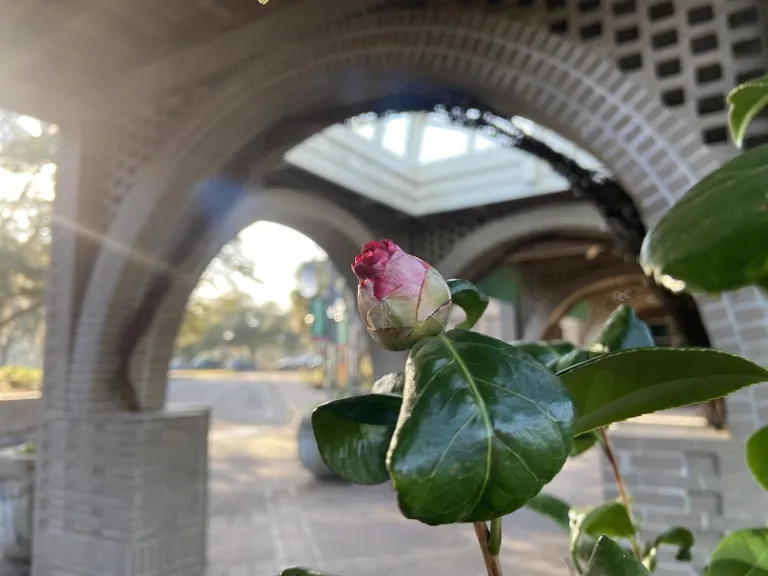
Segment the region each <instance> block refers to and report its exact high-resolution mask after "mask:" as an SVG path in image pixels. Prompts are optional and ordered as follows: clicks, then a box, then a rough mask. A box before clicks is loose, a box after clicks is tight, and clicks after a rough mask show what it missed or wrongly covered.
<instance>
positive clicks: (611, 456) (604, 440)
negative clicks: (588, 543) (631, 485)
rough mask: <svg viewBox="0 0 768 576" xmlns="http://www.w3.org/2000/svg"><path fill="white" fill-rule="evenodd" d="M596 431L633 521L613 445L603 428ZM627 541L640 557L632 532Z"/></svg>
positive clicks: (633, 551) (621, 496) (633, 552)
mask: <svg viewBox="0 0 768 576" xmlns="http://www.w3.org/2000/svg"><path fill="white" fill-rule="evenodd" d="M598 431H599V433H600V445H601V446H602V447H603V453H604V454H605V457H606V458H607V459H608V463H609V464H610V466H611V471H612V472H613V479H614V481H615V482H616V489H617V490H618V492H619V500H621V503H622V505H623V506H624V508H626V509H627V514H628V515H629V517H630V519H632V521H633V522H634V517H633V516H632V506H631V505H630V503H629V495H628V494H627V488H626V485H625V484H624V478H623V477H622V476H621V472H620V471H619V461H618V460H617V459H616V453H615V452H614V451H613V446H612V445H611V442H610V440H608V434H606V432H605V428H600V429H599V430H598ZM629 543H630V545H631V546H632V554H634V555H635V558H637V559H638V560H640V559H642V555H641V554H640V546H639V545H638V544H637V538H636V537H635V535H634V534H633V535H632V536H631V537H630V539H629Z"/></svg>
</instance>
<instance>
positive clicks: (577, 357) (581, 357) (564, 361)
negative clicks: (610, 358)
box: [548, 350, 604, 374]
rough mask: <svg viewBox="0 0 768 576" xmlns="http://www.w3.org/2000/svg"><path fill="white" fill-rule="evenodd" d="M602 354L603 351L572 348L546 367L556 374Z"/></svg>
mask: <svg viewBox="0 0 768 576" xmlns="http://www.w3.org/2000/svg"><path fill="white" fill-rule="evenodd" d="M603 354H604V352H595V351H593V350H573V351H571V352H568V354H565V355H564V356H561V357H560V358H558V359H557V360H555V361H554V362H552V363H551V364H549V365H548V367H549V368H550V369H551V370H552V371H553V372H555V373H556V374H557V373H559V372H562V371H563V370H567V369H568V368H572V367H573V366H576V365H578V364H581V363H582V362H586V361H587V360H591V359H592V358H596V357H597V356H602V355H603Z"/></svg>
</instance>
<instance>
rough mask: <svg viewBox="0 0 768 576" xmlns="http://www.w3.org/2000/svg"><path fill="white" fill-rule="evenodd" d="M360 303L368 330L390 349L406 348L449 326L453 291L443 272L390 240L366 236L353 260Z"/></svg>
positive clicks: (382, 344) (361, 312) (435, 334)
mask: <svg viewBox="0 0 768 576" xmlns="http://www.w3.org/2000/svg"><path fill="white" fill-rule="evenodd" d="M352 270H353V272H354V273H355V276H357V278H358V279H359V280H360V283H359V285H358V287H357V307H358V310H359V311H360V316H361V317H362V318H363V322H364V323H365V327H366V329H367V330H368V333H369V334H370V335H371V336H372V337H373V339H374V340H376V342H378V343H379V344H380V345H381V346H382V347H384V348H386V349H387V350H407V349H409V348H410V347H411V346H413V345H414V343H415V342H416V341H417V340H419V339H420V338H424V337H426V336H437V335H438V334H440V333H441V332H442V331H443V330H445V326H446V322H447V321H448V313H449V312H450V308H451V292H450V290H449V289H448V284H446V282H445V280H444V279H443V277H442V276H441V275H440V273H439V272H438V271H437V270H435V269H434V268H432V266H430V265H429V264H427V263H426V262H424V261H423V260H421V259H419V258H416V256H411V255H410V254H408V253H407V252H403V251H402V250H401V249H400V247H399V246H398V245H397V244H395V243H394V242H392V240H380V241H378V242H375V241H374V242H368V243H367V244H366V245H365V246H363V250H362V252H361V253H360V254H358V255H357V256H355V263H354V264H353V265H352Z"/></svg>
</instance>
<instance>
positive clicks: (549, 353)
mask: <svg viewBox="0 0 768 576" xmlns="http://www.w3.org/2000/svg"><path fill="white" fill-rule="evenodd" d="M509 345H510V346H514V347H515V348H517V349H519V350H522V351H523V352H525V353H526V354H529V355H531V356H533V357H534V358H536V360H538V361H539V362H541V363H542V364H544V365H550V364H552V363H553V362H556V361H557V360H558V359H559V358H560V357H561V356H564V355H565V354H568V353H569V352H573V351H574V350H576V346H574V345H573V344H572V343H571V342H568V341H566V340H552V341H546V340H540V341H538V342H525V341H523V340H517V341H514V342H510V343H509Z"/></svg>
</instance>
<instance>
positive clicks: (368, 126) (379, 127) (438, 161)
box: [285, 111, 608, 216]
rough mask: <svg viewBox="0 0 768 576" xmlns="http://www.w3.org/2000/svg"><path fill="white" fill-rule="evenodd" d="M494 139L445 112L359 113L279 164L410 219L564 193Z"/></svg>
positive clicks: (545, 168)
mask: <svg viewBox="0 0 768 576" xmlns="http://www.w3.org/2000/svg"><path fill="white" fill-rule="evenodd" d="M470 112H472V111H467V114H468V115H469V113H470ZM474 112H475V113H476V115H477V117H479V114H480V113H479V111H474ZM510 122H511V123H512V124H513V125H514V126H515V127H516V128H517V129H518V130H520V131H521V132H523V133H524V134H528V135H531V136H533V137H534V138H536V139H538V140H540V141H542V142H544V143H545V144H547V145H548V146H550V147H551V148H552V149H554V150H556V151H558V152H561V153H563V154H566V155H568V156H569V157H571V158H574V159H575V160H576V161H578V162H579V163H580V164H581V165H582V166H584V167H585V168H590V169H593V170H596V171H599V172H602V173H605V174H608V171H607V169H605V167H604V166H603V165H602V164H601V163H600V162H599V161H598V160H597V159H596V158H595V157H594V156H592V155H591V154H589V153H588V152H586V151H585V150H583V149H582V148H580V147H579V146H577V145H576V144H574V143H573V142H571V141H569V140H567V139H565V138H563V137H562V136H560V135H559V134H557V133H555V132H553V131H551V130H548V129H546V128H544V127H542V126H540V125H538V124H536V123H534V122H532V121H530V120H528V119H526V118H522V117H518V116H515V117H513V118H511V119H510ZM494 134H495V130H494V129H493V128H490V127H484V128H477V129H475V128H470V127H467V126H462V125H458V124H454V123H452V122H451V119H450V118H449V117H448V115H447V114H446V113H444V112H442V113H441V112H413V113H398V114H392V115H388V116H384V117H379V116H376V115H375V114H362V115H360V116H356V117H354V118H350V119H349V120H348V121H347V122H345V123H343V124H336V125H333V126H331V127H329V128H327V129H325V130H323V131H322V132H319V133H318V134H315V135H314V136H312V137H310V138H308V139H307V140H305V141H304V142H302V143H301V144H299V145H298V146H296V147H294V148H293V149H292V150H289V151H288V152H287V153H286V155H285V158H286V160H287V161H288V162H289V163H291V164H294V165H295V166H298V167H300V168H302V169H304V170H306V171H308V172H311V173H313V174H315V175H317V176H320V177H322V178H324V179H326V180H329V181H331V182H334V183H335V184H337V185H339V186H342V187H344V188H347V189H348V190H351V191H353V192H356V193H358V194H361V195H363V196H367V197H369V198H372V199H374V200H376V201H378V202H382V203H384V204H388V205H389V206H391V207H393V208H395V209H397V210H400V211H402V212H405V213H407V214H410V215H413V216H420V215H424V214H434V213H439V212H446V211H450V210H458V209H462V208H467V207H470V206H478V205H482V204H493V203H496V202H505V201H508V200H514V199H519V198H526V197H530V196H537V195H542V194H550V193H554V192H562V191H565V190H568V188H569V186H570V185H569V183H568V181H567V180H566V179H565V178H563V177H562V176H560V175H559V174H557V173H556V172H555V171H554V170H553V169H552V167H551V166H550V165H549V164H547V163H546V162H544V161H543V160H541V159H540V158H538V157H536V156H534V155H532V154H529V153H527V152H525V151H524V150H522V149H520V148H514V147H510V146H507V145H505V144H504V143H503V142H502V141H500V140H499V139H497V138H495V136H494Z"/></svg>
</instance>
